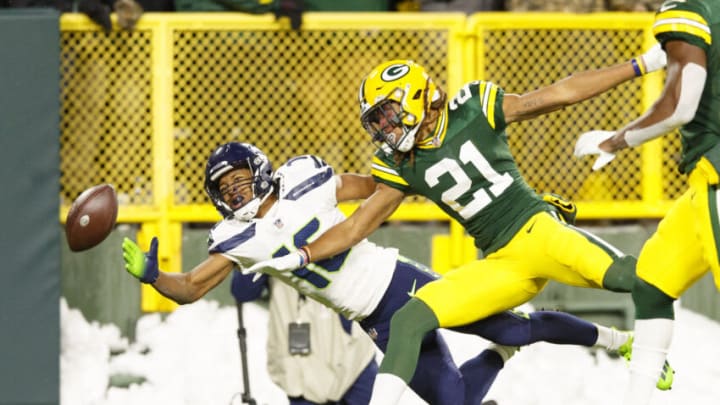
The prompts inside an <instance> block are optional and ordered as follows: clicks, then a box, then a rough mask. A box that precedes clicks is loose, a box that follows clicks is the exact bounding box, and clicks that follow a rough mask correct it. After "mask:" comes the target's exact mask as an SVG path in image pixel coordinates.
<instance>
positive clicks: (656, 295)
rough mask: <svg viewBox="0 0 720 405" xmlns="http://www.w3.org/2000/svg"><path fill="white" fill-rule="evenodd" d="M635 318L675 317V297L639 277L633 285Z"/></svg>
mask: <svg viewBox="0 0 720 405" xmlns="http://www.w3.org/2000/svg"><path fill="white" fill-rule="evenodd" d="M633 302H634V303H635V319H655V318H665V319H675V309H674V308H673V302H675V299H674V298H672V297H671V296H669V295H667V294H665V293H664V292H662V291H660V289H658V288H657V287H655V286H654V285H652V284H649V283H648V282H646V281H644V280H641V279H637V281H636V282H635V286H634V287H633Z"/></svg>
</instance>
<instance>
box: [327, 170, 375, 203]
mask: <svg viewBox="0 0 720 405" xmlns="http://www.w3.org/2000/svg"><path fill="white" fill-rule="evenodd" d="M375 187H376V183H375V180H373V178H372V176H370V175H367V174H356V173H343V174H340V175H338V176H337V190H336V194H337V200H338V202H342V201H350V200H359V199H364V198H368V197H370V196H371V195H372V193H373V192H375Z"/></svg>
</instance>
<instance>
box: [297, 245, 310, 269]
mask: <svg viewBox="0 0 720 405" xmlns="http://www.w3.org/2000/svg"><path fill="white" fill-rule="evenodd" d="M298 253H299V254H300V267H304V266H306V265H307V264H308V263H310V261H311V259H310V248H309V247H307V245H305V246H303V247H301V248H300V250H298Z"/></svg>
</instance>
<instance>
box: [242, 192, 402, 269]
mask: <svg viewBox="0 0 720 405" xmlns="http://www.w3.org/2000/svg"><path fill="white" fill-rule="evenodd" d="M404 197H405V194H404V193H403V192H402V191H399V190H396V189H394V188H392V187H389V186H386V185H384V184H378V185H377V188H376V189H375V192H374V193H373V194H372V195H371V196H370V197H369V198H368V199H367V200H365V201H364V202H363V203H362V204H360V207H358V209H356V210H355V212H353V214H352V215H351V216H350V217H348V218H347V219H346V220H344V221H343V222H340V223H338V224H336V225H335V226H333V227H332V228H330V229H328V230H327V232H325V233H324V234H322V235H321V236H320V237H319V238H317V239H316V240H315V241H313V242H312V243H310V244H309V245H306V246H303V247H302V248H301V249H298V250H296V251H294V252H290V253H288V254H287V255H285V256H280V257H276V258H273V259H269V260H263V261H260V262H257V263H255V264H254V265H252V266H250V267H248V268H246V269H243V270H242V272H243V274H249V273H257V272H260V271H262V269H264V268H273V269H275V270H277V271H292V270H295V269H299V268H301V267H304V266H305V265H307V264H308V263H309V262H312V261H317V260H322V259H327V258H328V257H331V256H334V255H336V254H338V253H341V252H344V251H346V250H348V249H350V248H351V247H353V246H355V245H356V244H357V243H358V242H360V241H361V240H363V239H364V238H366V237H367V236H368V235H370V234H371V233H373V232H374V231H375V230H376V229H377V228H378V227H379V226H380V225H381V224H382V223H383V222H385V220H386V219H388V218H389V217H390V215H392V213H393V212H395V210H396V209H397V207H398V206H399V205H400V203H401V202H402V200H403V198H404Z"/></svg>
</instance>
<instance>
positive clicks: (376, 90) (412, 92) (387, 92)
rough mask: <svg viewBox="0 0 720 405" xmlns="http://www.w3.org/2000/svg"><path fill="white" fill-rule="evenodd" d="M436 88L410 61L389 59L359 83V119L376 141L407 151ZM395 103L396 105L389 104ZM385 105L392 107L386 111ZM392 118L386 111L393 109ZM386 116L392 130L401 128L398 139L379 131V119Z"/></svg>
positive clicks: (434, 94)
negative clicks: (401, 131) (401, 132)
mask: <svg viewBox="0 0 720 405" xmlns="http://www.w3.org/2000/svg"><path fill="white" fill-rule="evenodd" d="M436 97H438V91H437V87H436V86H435V83H434V82H433V81H432V79H430V76H429V75H428V74H427V72H426V71H425V69H424V68H423V67H422V66H420V65H418V64H417V63H415V62H413V61H411V60H391V61H388V62H384V63H382V64H380V65H378V66H377V67H375V68H374V69H373V70H372V71H371V72H370V73H369V74H368V75H367V77H366V78H365V79H364V80H363V81H362V83H361V84H360V92H359V94H358V98H359V102H360V114H361V116H360V120H361V121H362V124H363V127H364V128H365V130H366V131H367V132H368V133H369V134H370V135H371V136H372V137H373V140H375V141H382V142H385V143H386V144H387V145H388V146H390V147H391V148H392V149H393V150H397V151H400V152H407V151H409V150H410V149H412V147H413V146H414V145H415V136H416V134H417V131H418V129H419V128H420V123H422V121H423V119H425V114H426V112H427V111H428V109H429V107H430V103H431V102H432V100H433V99H435V98H436ZM391 102H394V103H396V104H397V106H399V107H396V106H395V104H392V103H391ZM388 104H391V105H392V108H388ZM395 109H397V111H395V115H394V116H393V117H389V116H387V114H386V112H385V111H389V110H395ZM383 116H386V117H387V118H388V120H387V121H388V122H389V123H390V124H392V126H393V127H399V128H402V130H403V134H402V135H401V136H399V137H397V136H395V135H392V134H391V133H390V132H387V133H386V132H385V129H386V128H380V126H379V125H378V121H379V120H380V117H383Z"/></svg>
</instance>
